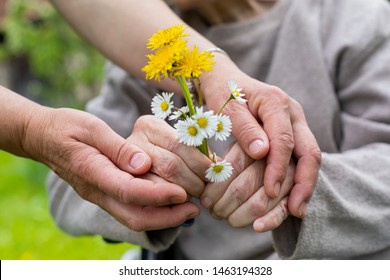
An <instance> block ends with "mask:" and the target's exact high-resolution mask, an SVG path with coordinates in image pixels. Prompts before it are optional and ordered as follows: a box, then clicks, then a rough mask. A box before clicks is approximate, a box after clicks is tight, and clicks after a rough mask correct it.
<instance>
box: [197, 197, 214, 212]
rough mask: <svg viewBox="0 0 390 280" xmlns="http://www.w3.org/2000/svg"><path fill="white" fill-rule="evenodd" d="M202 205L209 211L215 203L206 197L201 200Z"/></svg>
mask: <svg viewBox="0 0 390 280" xmlns="http://www.w3.org/2000/svg"><path fill="white" fill-rule="evenodd" d="M200 203H201V204H202V205H203V207H204V208H206V209H209V208H210V207H211V205H212V204H213V201H212V200H211V198H209V197H204V198H202V199H201V200H200Z"/></svg>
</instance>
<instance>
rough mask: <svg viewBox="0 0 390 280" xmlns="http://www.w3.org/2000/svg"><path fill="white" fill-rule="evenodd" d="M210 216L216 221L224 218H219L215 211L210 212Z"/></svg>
mask: <svg viewBox="0 0 390 280" xmlns="http://www.w3.org/2000/svg"><path fill="white" fill-rule="evenodd" d="M210 214H211V216H212V217H213V218H214V219H216V220H222V218H221V217H218V216H217V215H216V214H215V213H214V211H210Z"/></svg>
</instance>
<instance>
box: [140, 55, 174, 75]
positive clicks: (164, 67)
mask: <svg viewBox="0 0 390 280" xmlns="http://www.w3.org/2000/svg"><path fill="white" fill-rule="evenodd" d="M147 57H148V58H149V62H148V64H147V65H146V66H145V67H143V68H142V71H144V72H145V73H146V79H147V80H152V79H156V80H157V81H160V80H161V77H169V75H170V73H171V71H172V69H173V64H174V63H175V62H176V54H175V52H174V51H173V50H172V49H171V48H162V49H161V50H159V51H158V52H157V53H156V54H149V55H147Z"/></svg>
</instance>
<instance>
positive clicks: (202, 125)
mask: <svg viewBox="0 0 390 280" xmlns="http://www.w3.org/2000/svg"><path fill="white" fill-rule="evenodd" d="M207 123H208V122H207V119H206V118H204V117H202V118H199V119H198V125H199V127H200V128H205V127H206V126H207Z"/></svg>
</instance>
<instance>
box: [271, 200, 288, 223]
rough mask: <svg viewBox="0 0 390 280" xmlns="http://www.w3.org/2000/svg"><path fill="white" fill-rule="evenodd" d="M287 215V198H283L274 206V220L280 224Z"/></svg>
mask: <svg viewBox="0 0 390 280" xmlns="http://www.w3.org/2000/svg"><path fill="white" fill-rule="evenodd" d="M288 215H289V212H288V208H287V199H284V200H283V201H282V202H280V203H278V205H277V206H276V212H275V216H274V217H275V222H276V224H277V225H280V224H281V223H282V222H283V221H284V220H285V219H287V217H288Z"/></svg>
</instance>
